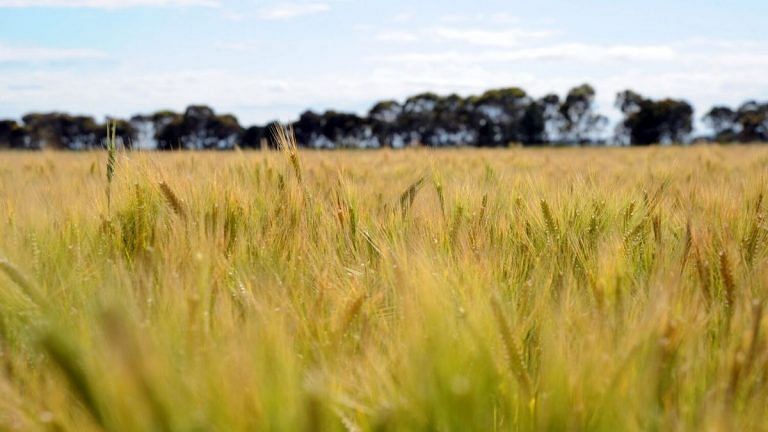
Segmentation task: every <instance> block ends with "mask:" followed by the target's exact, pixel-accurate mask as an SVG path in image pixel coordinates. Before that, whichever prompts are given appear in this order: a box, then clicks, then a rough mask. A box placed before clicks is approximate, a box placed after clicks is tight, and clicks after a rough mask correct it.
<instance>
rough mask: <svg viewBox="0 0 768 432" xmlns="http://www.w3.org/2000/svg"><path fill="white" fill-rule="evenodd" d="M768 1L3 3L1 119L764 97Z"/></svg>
mask: <svg viewBox="0 0 768 432" xmlns="http://www.w3.org/2000/svg"><path fill="white" fill-rule="evenodd" d="M767 20H768V1H766V0H729V1H724V0H720V1H716V0H646V1H629V0H578V1H574V0H540V1H535V2H532V1H518V0H507V1H501V0H498V1H497V0H488V1H482V0H470V1H467V0H454V1H445V0H444V1H436V0H419V1H415V0H387V1H381V0H367V1H363V0H306V1H302V0H294V1H283V0H272V1H271V0H255V1H245V0H0V117H2V118H20V117H21V116H22V115H23V114H25V113H28V112H47V111H65V112H70V113H75V114H89V115H94V116H96V117H97V118H102V117H103V116H105V115H115V116H121V117H127V116H130V115H132V114H136V113H150V112H154V111H157V110H159V109H172V110H176V111H182V110H183V109H184V107H186V106H187V105H189V104H193V103H194V104H208V105H210V106H212V107H213V108H214V109H215V110H216V111H217V112H221V113H233V114H235V115H236V116H238V118H239V119H240V121H241V123H243V124H245V125H249V124H254V123H264V122H267V121H271V120H282V121H290V120H293V119H295V118H297V117H298V115H299V114H300V113H301V112H302V111H304V110H305V109H308V108H311V109H315V110H325V109H329V108H331V109H336V110H340V111H352V112H357V113H360V114H363V113H365V112H366V111H367V110H368V109H369V108H370V107H371V106H372V105H373V103H374V102H375V101H377V100H382V99H398V100H402V99H403V98H405V97H407V96H409V95H412V94H416V93H419V92H424V91H433V92H437V93H440V94H448V93H458V94H461V95H469V94H477V93H480V92H482V91H484V90H485V89H489V88H497V87H510V86H519V87H522V88H524V89H525V90H526V91H527V92H528V93H529V94H531V95H532V96H534V97H539V96H543V95H545V94H546V93H550V92H556V93H559V94H561V95H563V94H565V93H566V92H567V90H568V89H569V88H571V87H573V86H576V85H579V84H581V83H583V82H588V83H591V84H592V85H593V86H594V87H595V88H596V90H597V93H598V94H597V103H598V107H599V109H600V110H601V111H602V112H604V113H605V114H608V115H609V117H611V118H616V117H617V116H618V115H619V114H618V112H616V110H615V108H614V107H613V103H614V99H615V94H616V93H617V92H618V91H621V90H624V89H627V88H631V89H633V90H635V91H637V92H639V93H641V94H643V95H645V96H649V97H653V98H658V97H675V98H684V99H686V100H688V101H690V102H691V103H692V104H693V105H694V107H695V108H696V116H697V118H698V119H700V118H701V116H702V115H703V114H704V113H705V112H706V111H707V110H708V109H709V108H710V107H711V106H712V105H715V104H726V105H731V106H736V105H738V104H740V103H741V102H743V101H745V100H747V99H760V100H766V99H768V30H767V29H766V21H767Z"/></svg>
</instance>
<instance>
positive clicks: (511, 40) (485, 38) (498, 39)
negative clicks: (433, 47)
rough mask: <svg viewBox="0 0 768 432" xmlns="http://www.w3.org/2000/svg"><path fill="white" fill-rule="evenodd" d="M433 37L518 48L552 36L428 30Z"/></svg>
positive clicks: (508, 31)
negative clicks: (532, 40)
mask: <svg viewBox="0 0 768 432" xmlns="http://www.w3.org/2000/svg"><path fill="white" fill-rule="evenodd" d="M428 34H429V35H431V36H432V37H434V38H436V39H439V40H442V41H450V42H463V43H467V44H471V45H483V46H500V47H509V46H518V45H521V44H522V43H523V42H525V41H528V40H531V39H541V38H544V37H547V36H551V35H552V34H553V32H550V31H548V30H539V31H529V30H520V29H505V30H486V29H474V28H454V27H436V28H432V29H429V30H428Z"/></svg>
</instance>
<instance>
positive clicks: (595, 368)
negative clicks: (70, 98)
mask: <svg viewBox="0 0 768 432" xmlns="http://www.w3.org/2000/svg"><path fill="white" fill-rule="evenodd" d="M110 154H112V155H113V156H114V157H113V158H110V156H109V155H110ZM767 169H768V149H766V148H764V147H757V146H754V147H749V146H732V147H729V146H722V147H718V146H706V147H692V148H653V149H589V148H585V149H496V150H478V149H474V150H470V149H455V150H438V151H427V150H419V149H413V150H403V151H391V150H376V151H334V152H322V151H302V150H298V151H297V150H295V149H294V148H292V147H291V146H290V145H289V146H286V148H285V149H284V151H261V152H259V151H255V152H237V151H235V152H227V153H194V152H190V153H165V154H161V153H140V152H120V151H118V152H117V153H116V154H114V153H112V152H88V153H81V154H72V153H55V152H50V153H45V152H43V153H22V152H18V153H14V152H8V153H3V154H2V155H1V156H0V429H2V430H33V431H35V430H41V431H47V430H52V431H53V430H56V431H98V430H106V431H209V430H210V431H238V430H264V431H271V430H274V431H302V430H306V431H314V430H317V431H336V430H338V431H344V430H348V431H411V430H414V431H419V430H436V431H475V430H476V431H537V430H569V431H570V430H572V431H581V430H585V431H586V430H589V431H618V430H622V431H639V430H681V431H737V430H768V421H766V418H765V412H766V407H768V381H767V379H768V328H766V326H768V319H766V317H765V315H766V312H765V308H766V306H765V301H766V297H768V285H767V283H768V261H767V260H768V239H767V238H766V237H768V231H766V230H767V229H768V225H766V222H765V219H764V218H765V214H766V209H767V208H768V203H765V201H766V200H765V199H764V193H765V192H766V179H767V178H768V177H767V176H766V174H768V172H766V170H767Z"/></svg>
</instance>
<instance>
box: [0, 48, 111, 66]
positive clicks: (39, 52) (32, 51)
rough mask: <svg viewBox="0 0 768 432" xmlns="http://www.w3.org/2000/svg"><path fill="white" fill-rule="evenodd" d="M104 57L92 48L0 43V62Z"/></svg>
mask: <svg viewBox="0 0 768 432" xmlns="http://www.w3.org/2000/svg"><path fill="white" fill-rule="evenodd" d="M106 58H107V55H106V54H105V53H103V52H101V51H98V50H93V49H56V48H45V47H36V46H11V45H6V44H2V43H0V63H45V62H60V61H72V60H99V59H106Z"/></svg>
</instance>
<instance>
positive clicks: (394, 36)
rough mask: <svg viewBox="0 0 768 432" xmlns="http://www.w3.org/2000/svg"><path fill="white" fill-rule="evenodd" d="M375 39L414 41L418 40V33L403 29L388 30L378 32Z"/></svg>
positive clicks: (383, 40)
mask: <svg viewBox="0 0 768 432" xmlns="http://www.w3.org/2000/svg"><path fill="white" fill-rule="evenodd" d="M376 40H379V41H382V42H416V41H418V40H419V35H418V34H417V33H414V32H409V31H404V30H389V31H383V32H380V33H378V34H377V35H376Z"/></svg>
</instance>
